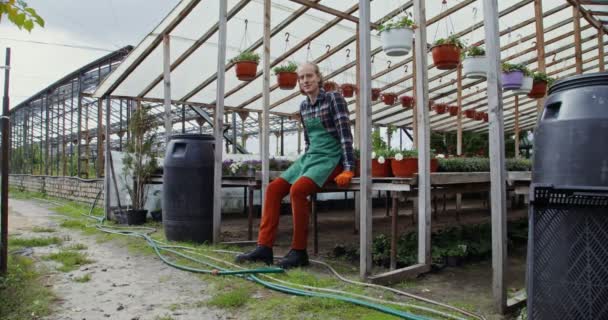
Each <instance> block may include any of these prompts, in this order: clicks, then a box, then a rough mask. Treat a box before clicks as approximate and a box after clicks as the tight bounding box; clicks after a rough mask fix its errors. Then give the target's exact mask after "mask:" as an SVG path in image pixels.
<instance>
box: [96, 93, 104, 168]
mask: <svg viewBox="0 0 608 320" xmlns="http://www.w3.org/2000/svg"><path fill="white" fill-rule="evenodd" d="M103 136H104V130H103V100H102V99H101V98H99V99H97V178H101V177H103V172H104V170H103Z"/></svg>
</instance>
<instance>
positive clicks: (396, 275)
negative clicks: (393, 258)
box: [368, 263, 431, 285]
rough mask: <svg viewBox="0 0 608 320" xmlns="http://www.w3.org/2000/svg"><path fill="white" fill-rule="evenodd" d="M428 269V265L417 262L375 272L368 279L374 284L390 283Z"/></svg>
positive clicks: (411, 276) (410, 277) (409, 277)
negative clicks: (378, 272)
mask: <svg viewBox="0 0 608 320" xmlns="http://www.w3.org/2000/svg"><path fill="white" fill-rule="evenodd" d="M430 270H431V266H430V265H427V264H422V263H419V264H415V265H413V266H409V267H406V268H401V269H397V270H392V271H389V272H385V273H381V274H377V275H374V276H371V277H369V278H368V279H369V280H370V281H371V282H372V283H375V284H382V285H390V284H394V283H399V282H402V281H403V280H407V279H414V278H416V277H418V275H420V274H422V273H426V272H429V271H430Z"/></svg>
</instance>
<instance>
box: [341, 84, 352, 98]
mask: <svg viewBox="0 0 608 320" xmlns="http://www.w3.org/2000/svg"><path fill="white" fill-rule="evenodd" d="M340 89H341V90H342V96H344V98H352V97H353V95H354V94H355V85H354V84H352V83H345V84H343V85H341V86H340Z"/></svg>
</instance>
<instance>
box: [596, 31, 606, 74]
mask: <svg viewBox="0 0 608 320" xmlns="http://www.w3.org/2000/svg"><path fill="white" fill-rule="evenodd" d="M597 56H598V59H599V68H600V72H604V70H605V68H606V67H605V62H604V61H605V60H604V29H600V30H599V31H598V32H597Z"/></svg>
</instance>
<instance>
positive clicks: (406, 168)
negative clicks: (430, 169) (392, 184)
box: [391, 158, 418, 178]
mask: <svg viewBox="0 0 608 320" xmlns="http://www.w3.org/2000/svg"><path fill="white" fill-rule="evenodd" d="M391 169H392V170H393V175H394V176H395V177H399V178H411V177H413V176H414V174H416V173H417V172H418V158H405V159H403V160H401V161H397V160H395V159H392V158H391Z"/></svg>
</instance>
